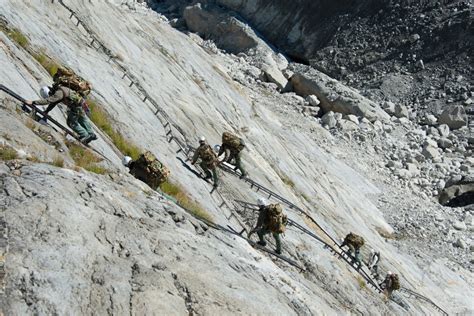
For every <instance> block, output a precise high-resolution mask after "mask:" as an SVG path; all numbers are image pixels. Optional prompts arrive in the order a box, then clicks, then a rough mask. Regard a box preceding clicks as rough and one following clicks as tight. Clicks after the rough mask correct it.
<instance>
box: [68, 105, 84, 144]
mask: <svg viewBox="0 0 474 316" xmlns="http://www.w3.org/2000/svg"><path fill="white" fill-rule="evenodd" d="M66 123H67V125H68V126H69V127H70V128H72V130H73V131H74V132H76V133H77V134H78V135H79V138H80V139H84V138H86V137H88V136H89V132H88V131H87V130H86V129H84V127H82V125H81V124H79V114H78V113H77V112H75V111H68V112H67V119H66Z"/></svg>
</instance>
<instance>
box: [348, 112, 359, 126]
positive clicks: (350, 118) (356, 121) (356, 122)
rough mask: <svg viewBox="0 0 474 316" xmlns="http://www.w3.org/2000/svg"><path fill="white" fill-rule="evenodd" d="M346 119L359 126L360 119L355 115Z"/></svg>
mask: <svg viewBox="0 0 474 316" xmlns="http://www.w3.org/2000/svg"><path fill="white" fill-rule="evenodd" d="M346 119H347V120H349V121H351V122H354V123H355V124H359V118H358V117H357V116H355V115H353V114H349V115H347V116H346Z"/></svg>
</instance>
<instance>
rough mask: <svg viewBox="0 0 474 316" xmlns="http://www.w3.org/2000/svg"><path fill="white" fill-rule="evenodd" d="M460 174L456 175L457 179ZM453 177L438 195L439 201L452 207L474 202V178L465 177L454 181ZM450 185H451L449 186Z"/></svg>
mask: <svg viewBox="0 0 474 316" xmlns="http://www.w3.org/2000/svg"><path fill="white" fill-rule="evenodd" d="M458 178H459V176H457V177H456V180H457V179H458ZM453 182H454V181H451V179H450V180H449V181H448V183H447V184H446V187H445V189H444V190H443V191H442V192H441V194H440V195H439V197H438V200H439V203H441V204H442V205H447V206H451V207H461V206H466V205H470V204H474V179H472V177H463V178H462V179H461V180H459V181H457V182H455V183H453ZM448 185H449V186H448Z"/></svg>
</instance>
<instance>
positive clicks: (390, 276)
mask: <svg viewBox="0 0 474 316" xmlns="http://www.w3.org/2000/svg"><path fill="white" fill-rule="evenodd" d="M380 287H381V288H382V289H383V290H384V293H385V295H386V296H387V297H388V298H390V297H391V296H392V293H393V291H396V290H399V289H400V278H399V277H398V274H396V273H392V272H391V271H388V272H387V276H386V277H385V280H384V281H383V282H382V283H381V284H380Z"/></svg>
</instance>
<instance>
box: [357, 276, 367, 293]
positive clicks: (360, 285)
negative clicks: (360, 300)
mask: <svg viewBox="0 0 474 316" xmlns="http://www.w3.org/2000/svg"><path fill="white" fill-rule="evenodd" d="M357 283H358V284H359V287H360V289H362V290H363V289H365V287H366V286H367V284H366V283H365V280H364V279H363V278H362V277H361V276H360V275H358V276H357Z"/></svg>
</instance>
